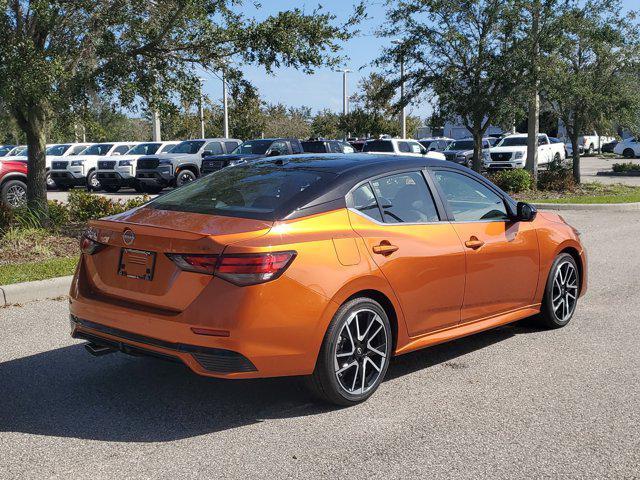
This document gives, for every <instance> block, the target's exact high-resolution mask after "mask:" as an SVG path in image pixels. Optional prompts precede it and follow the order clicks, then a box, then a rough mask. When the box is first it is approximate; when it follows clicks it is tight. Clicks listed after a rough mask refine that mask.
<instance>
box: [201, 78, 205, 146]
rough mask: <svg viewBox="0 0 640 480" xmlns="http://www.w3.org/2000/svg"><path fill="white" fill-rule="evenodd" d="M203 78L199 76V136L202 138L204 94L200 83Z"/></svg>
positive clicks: (202, 81) (202, 82)
mask: <svg viewBox="0 0 640 480" xmlns="http://www.w3.org/2000/svg"><path fill="white" fill-rule="evenodd" d="M203 84H204V78H202V77H200V138H204V94H203V93H202V85H203Z"/></svg>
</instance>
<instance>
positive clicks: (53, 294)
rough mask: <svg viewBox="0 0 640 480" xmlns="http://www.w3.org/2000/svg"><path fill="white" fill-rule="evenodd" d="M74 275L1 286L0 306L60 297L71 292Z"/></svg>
mask: <svg viewBox="0 0 640 480" xmlns="http://www.w3.org/2000/svg"><path fill="white" fill-rule="evenodd" d="M72 279H73V276H68V277H57V278H49V279H47V280H38V281H37V282H24V283H14V284H12V285H5V286H0V307H6V306H8V305H15V304H19V303H27V302H34V301H37V300H45V299H47V298H58V297H63V296H66V295H68V294H69V288H70V287H71V280H72Z"/></svg>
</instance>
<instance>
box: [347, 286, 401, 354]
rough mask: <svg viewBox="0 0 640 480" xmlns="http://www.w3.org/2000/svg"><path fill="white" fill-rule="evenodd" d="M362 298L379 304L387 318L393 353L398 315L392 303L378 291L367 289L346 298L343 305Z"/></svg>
mask: <svg viewBox="0 0 640 480" xmlns="http://www.w3.org/2000/svg"><path fill="white" fill-rule="evenodd" d="M363 297H366V298H370V299H371V300H375V301H376V302H377V303H379V304H380V306H381V307H382V309H383V310H384V312H385V313H386V314H387V317H388V318H389V323H390V324H391V335H392V337H393V338H392V340H393V345H392V347H393V350H392V351H393V352H395V351H396V348H397V345H398V313H397V312H396V308H395V306H394V305H393V302H392V301H391V300H390V299H389V297H387V296H386V295H385V294H384V293H382V292H381V291H380V290H373V289H368V290H360V291H358V292H355V293H354V294H353V295H351V296H350V297H349V298H347V299H346V300H345V301H344V302H343V303H346V302H348V301H350V300H353V299H354V298H363Z"/></svg>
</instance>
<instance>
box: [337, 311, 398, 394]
mask: <svg viewBox="0 0 640 480" xmlns="http://www.w3.org/2000/svg"><path fill="white" fill-rule="evenodd" d="M388 342H389V339H388V338H387V331H386V329H385V327H384V323H383V321H382V318H380V316H379V315H378V314H377V313H376V312H374V311H373V310H370V309H362V310H358V311H356V312H354V313H352V314H351V315H350V316H349V318H348V319H347V321H346V322H345V323H344V325H343V326H342V329H341V330H340V334H339V337H338V341H337V342H336V347H335V351H334V355H333V356H334V373H335V376H336V379H337V380H338V384H339V385H340V387H341V388H342V389H343V390H344V391H345V392H347V393H349V394H351V395H362V394H364V393H366V392H368V391H369V390H370V389H371V388H374V387H375V386H376V385H377V384H378V382H379V380H380V375H381V374H382V372H383V371H384V367H385V364H386V362H388V361H389V360H388V358H387V353H386V352H387V350H388V348H387V347H388Z"/></svg>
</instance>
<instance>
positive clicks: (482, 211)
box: [434, 170, 509, 222]
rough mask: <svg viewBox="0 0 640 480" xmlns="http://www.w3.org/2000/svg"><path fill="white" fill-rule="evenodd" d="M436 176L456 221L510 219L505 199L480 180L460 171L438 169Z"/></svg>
mask: <svg viewBox="0 0 640 480" xmlns="http://www.w3.org/2000/svg"><path fill="white" fill-rule="evenodd" d="M434 176H435V179H436V182H437V183H438V185H439V186H440V189H441V190H442V193H443V194H444V197H445V200H446V202H447V204H448V205H449V209H450V210H451V212H452V213H453V217H454V220H455V221H457V222H482V221H488V220H503V221H506V220H508V219H509V216H508V215H507V209H506V207H505V205H504V201H503V199H502V198H501V197H500V196H499V195H498V194H497V193H495V192H494V191H493V190H491V189H490V188H489V187H487V186H485V185H483V184H482V183H480V182H479V181H477V180H474V179H473V178H471V177H468V176H466V175H463V174H460V173H456V172H450V171H443V170H441V171H436V172H435V173H434Z"/></svg>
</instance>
